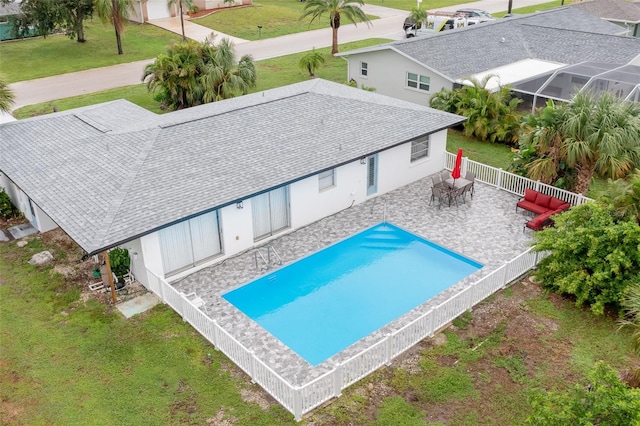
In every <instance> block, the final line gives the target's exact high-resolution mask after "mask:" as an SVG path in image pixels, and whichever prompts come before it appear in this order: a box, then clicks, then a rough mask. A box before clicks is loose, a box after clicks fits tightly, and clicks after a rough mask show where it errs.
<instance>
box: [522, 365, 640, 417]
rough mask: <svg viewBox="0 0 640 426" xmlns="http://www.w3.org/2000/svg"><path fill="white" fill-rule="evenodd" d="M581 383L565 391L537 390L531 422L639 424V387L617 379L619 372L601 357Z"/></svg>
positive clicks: (533, 398) (533, 399) (533, 401)
mask: <svg viewBox="0 0 640 426" xmlns="http://www.w3.org/2000/svg"><path fill="white" fill-rule="evenodd" d="M588 380H589V382H588V383H580V384H577V385H575V386H574V387H573V388H571V389H569V390H568V391H566V392H545V391H544V390H541V391H540V392H538V393H536V394H534V395H533V397H532V399H531V405H532V406H533V413H532V414H531V415H530V416H529V417H528V418H527V422H528V423H529V424H533V425H540V426H544V425H550V426H551V425H553V426H557V425H603V426H604V425H611V426H617V425H619V426H627V425H638V424H640V389H631V388H629V387H628V386H626V385H625V384H624V383H622V382H620V379H618V372H617V371H615V370H614V369H613V368H611V367H610V366H609V365H607V364H606V363H605V362H603V361H600V362H598V363H596V364H595V366H594V367H593V368H592V369H591V371H590V372H589V374H588Z"/></svg>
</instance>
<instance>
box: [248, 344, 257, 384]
mask: <svg viewBox="0 0 640 426" xmlns="http://www.w3.org/2000/svg"><path fill="white" fill-rule="evenodd" d="M249 356H250V357H251V361H250V362H249V370H250V372H249V377H251V383H255V382H256V379H255V376H256V353H255V351H253V350H250V351H249Z"/></svg>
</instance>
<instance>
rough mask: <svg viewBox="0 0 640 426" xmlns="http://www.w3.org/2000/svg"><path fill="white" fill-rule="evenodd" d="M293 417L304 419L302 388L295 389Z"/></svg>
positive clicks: (298, 419)
mask: <svg viewBox="0 0 640 426" xmlns="http://www.w3.org/2000/svg"><path fill="white" fill-rule="evenodd" d="M293 418H294V419H295V420H296V421H297V422H299V421H300V420H302V390H301V389H300V388H294V389H293Z"/></svg>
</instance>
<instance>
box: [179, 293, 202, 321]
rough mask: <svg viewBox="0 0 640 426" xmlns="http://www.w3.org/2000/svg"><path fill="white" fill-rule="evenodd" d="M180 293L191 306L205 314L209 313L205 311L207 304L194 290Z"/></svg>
mask: <svg viewBox="0 0 640 426" xmlns="http://www.w3.org/2000/svg"><path fill="white" fill-rule="evenodd" d="M182 295H183V296H184V298H185V299H187V300H188V301H189V302H191V304H192V305H193V306H195V307H196V308H198V309H200V310H201V311H204V313H205V314H207V315H209V312H207V304H206V303H205V302H204V300H203V299H202V297H198V295H197V294H196V292H195V291H194V292H191V293H189V294H184V293H182Z"/></svg>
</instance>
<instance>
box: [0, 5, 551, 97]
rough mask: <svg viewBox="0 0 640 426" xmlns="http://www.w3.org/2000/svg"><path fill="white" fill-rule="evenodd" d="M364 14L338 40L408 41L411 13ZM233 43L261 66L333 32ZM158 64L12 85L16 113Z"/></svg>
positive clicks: (176, 26)
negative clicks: (366, 20)
mask: <svg viewBox="0 0 640 426" xmlns="http://www.w3.org/2000/svg"><path fill="white" fill-rule="evenodd" d="M547 1H548V0H513V7H514V8H516V7H524V6H529V5H535V4H540V3H545V2H547ZM507 4H508V0H480V1H477V2H474V3H469V4H468V5H457V6H452V7H447V8H442V9H439V10H455V9H458V8H461V7H465V6H468V7H474V8H478V9H484V10H487V11H489V12H499V11H502V10H506V8H507ZM364 10H365V12H366V13H368V14H370V15H375V16H379V17H380V19H376V20H375V21H373V22H372V23H371V25H370V26H367V25H366V24H363V23H360V24H358V25H357V26H356V25H353V24H351V25H344V26H342V27H340V30H339V34H338V37H339V41H340V43H347V42H351V41H357V40H364V39H368V38H374V37H375V38H387V39H392V40H399V39H401V38H404V32H403V31H402V22H403V21H404V18H405V17H406V16H407V14H408V13H407V12H406V11H404V10H397V9H391V8H387V7H381V6H374V5H365V7H364ZM155 24H156V25H158V26H162V27H163V28H166V29H168V30H170V31H173V32H176V33H178V34H180V33H181V30H180V21H179V19H178V18H172V19H163V20H160V21H157V22H155ZM185 32H186V34H187V36H188V37H190V38H193V39H195V40H203V39H204V38H205V37H206V36H207V35H209V34H210V33H211V30H210V29H208V28H205V27H202V26H200V25H197V24H194V23H192V22H188V21H185ZM217 37H218V38H222V37H229V36H228V35H226V34H222V33H218V35H217ZM232 39H233V41H234V43H235V45H236V53H237V55H238V56H240V55H244V54H251V55H252V56H253V58H254V59H255V60H261V59H268V58H273V57H277V56H283V55H288V54H291V53H298V52H303V51H307V50H310V49H312V48H313V47H317V48H321V47H327V46H330V45H331V29H330V28H326V29H320V30H314V31H307V32H304V33H298V34H290V35H286V36H282V37H275V38H270V39H265V40H257V41H247V40H243V39H239V38H232ZM152 61H153V58H152V59H145V60H142V61H137V62H131V63H127V64H120V65H113V66H110V67H103V68H95V69H91V70H86V71H80V72H74V73H69V74H62V75H57V76H52V77H45V78H39V79H35V80H28V81H22V82H18V83H13V84H11V85H10V87H11V89H12V90H13V91H14V94H15V96H16V103H15V104H14V106H13V107H14V109H17V108H20V107H23V106H26V105H32V104H36V103H40V102H46V101H52V100H56V99H61V98H66V97H70V96H77V95H83V94H87V93H93V92H98V91H101V90H107V89H113V88H116V87H122V86H129V85H132V84H139V83H141V78H142V72H143V69H144V67H145V65H146V64H148V63H150V62H152Z"/></svg>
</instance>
